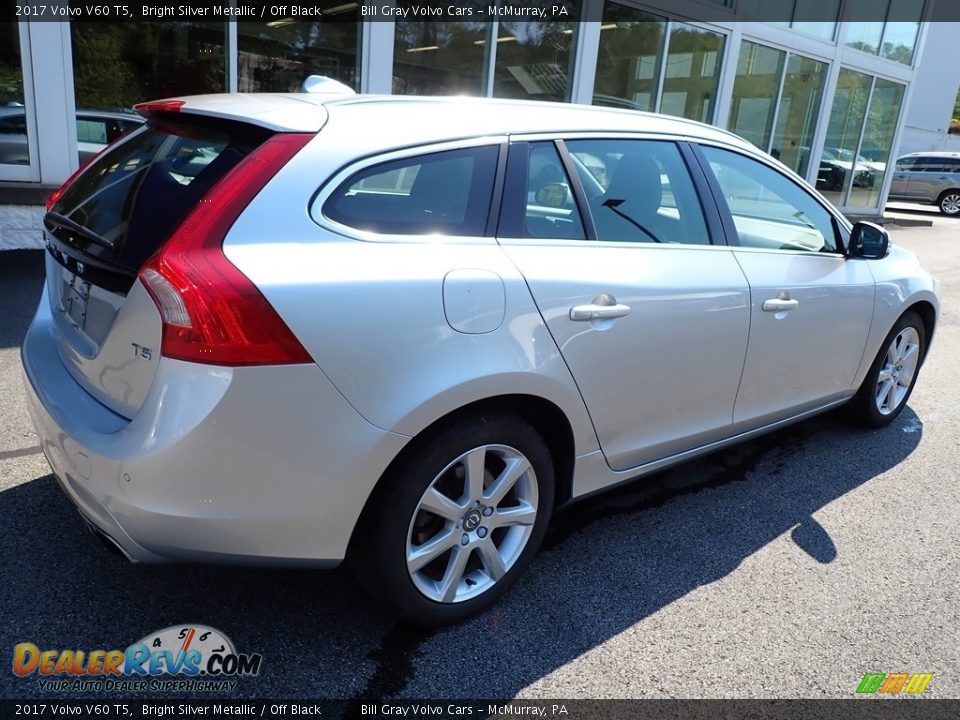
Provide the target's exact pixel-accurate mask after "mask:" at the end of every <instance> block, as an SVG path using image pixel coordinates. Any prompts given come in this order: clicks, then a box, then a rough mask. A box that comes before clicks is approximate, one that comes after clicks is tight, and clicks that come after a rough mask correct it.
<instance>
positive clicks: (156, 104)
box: [133, 100, 187, 117]
mask: <svg viewBox="0 0 960 720" xmlns="http://www.w3.org/2000/svg"><path fill="white" fill-rule="evenodd" d="M186 104H187V103H186V101H185V100H151V101H150V102H142V103H138V104H137V105H134V106H133V109H134V110H136V111H137V112H138V113H140V114H141V115H143V117H150V116H151V115H156V114H157V113H165V112H168V113H172V112H180V108H182V107H183V106H184V105H186Z"/></svg>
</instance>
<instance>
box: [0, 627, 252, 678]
mask: <svg viewBox="0 0 960 720" xmlns="http://www.w3.org/2000/svg"><path fill="white" fill-rule="evenodd" d="M262 663H263V656H261V655H260V654H259V653H253V654H247V653H238V652H237V651H236V648H235V647H234V645H233V642H232V641H231V640H230V638H228V637H227V636H226V635H224V634H223V633H222V632H220V631H219V630H216V629H215V628H211V627H206V626H204V625H196V624H184V625H174V626H172V627H168V628H165V629H163V630H160V631H158V632H154V633H150V634H149V635H147V636H146V637H145V638H143V639H142V640H140V641H139V642H135V643H134V644H133V645H130V646H129V647H127V648H126V649H125V650H102V649H96V650H89V651H84V650H59V649H57V650H41V649H40V648H39V647H38V646H37V645H34V644H33V643H29V642H25V643H19V644H18V645H16V647H14V649H13V673H14V675H17V676H19V677H23V678H26V677H33V676H36V677H37V678H38V681H39V683H40V688H41V690H43V691H47V692H50V691H69V692H78V691H96V692H103V691H110V690H115V691H125V692H129V691H158V690H159V691H164V690H166V691H178V692H183V691H214V692H225V691H230V690H233V689H234V688H235V687H236V685H237V682H238V680H237V678H240V677H251V676H255V675H258V674H259V673H260V668H261V665H262Z"/></svg>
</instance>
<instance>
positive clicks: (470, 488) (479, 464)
mask: <svg viewBox="0 0 960 720" xmlns="http://www.w3.org/2000/svg"><path fill="white" fill-rule="evenodd" d="M486 464H487V449H486V448H485V447H480V448H477V449H476V450H471V451H470V452H469V453H468V454H467V456H466V457H465V458H464V459H463V470H464V472H465V473H466V476H467V478H466V488H465V489H466V499H467V502H466V503H464V504H465V505H469V504H471V503H474V502H476V501H478V500H482V499H483V474H484V469H485V468H486Z"/></svg>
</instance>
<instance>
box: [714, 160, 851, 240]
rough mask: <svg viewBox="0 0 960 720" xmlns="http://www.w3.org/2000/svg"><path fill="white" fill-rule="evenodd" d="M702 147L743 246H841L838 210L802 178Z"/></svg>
mask: <svg viewBox="0 0 960 720" xmlns="http://www.w3.org/2000/svg"><path fill="white" fill-rule="evenodd" d="M702 150H703V154H704V155H705V156H706V158H707V161H708V162H709V164H710V168H711V170H713V174H714V176H715V177H716V179H717V183H718V184H719V185H720V190H721V191H722V192H723V195H724V197H725V198H726V201H727V206H728V207H729V208H730V214H731V215H732V216H733V223H734V225H735V227H736V229H737V235H738V237H739V244H740V245H741V246H742V247H753V248H762V249H770V250H806V251H809V252H837V230H836V224H835V222H834V220H833V216H832V215H831V214H830V212H829V211H828V210H827V209H826V208H825V207H824V206H823V205H821V204H820V203H819V202H817V200H815V199H814V197H813V196H812V195H811V194H810V193H808V192H807V191H805V190H804V189H803V188H801V187H800V186H799V185H798V184H797V183H795V182H794V181H793V180H791V179H790V178H788V177H787V176H786V175H784V174H783V173H780V172H778V171H777V170H774V169H773V168H771V167H769V166H767V165H764V164H763V163H761V162H759V161H757V160H753V159H752V158H748V157H746V156H744V155H740V154H739V153H735V152H731V151H729V150H721V149H720V148H715V147H710V146H702Z"/></svg>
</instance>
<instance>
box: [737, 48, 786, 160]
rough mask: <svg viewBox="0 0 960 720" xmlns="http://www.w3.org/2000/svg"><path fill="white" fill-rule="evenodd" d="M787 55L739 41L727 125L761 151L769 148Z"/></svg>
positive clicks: (780, 51) (779, 51)
mask: <svg viewBox="0 0 960 720" xmlns="http://www.w3.org/2000/svg"><path fill="white" fill-rule="evenodd" d="M786 56H787V54H786V53H785V52H783V51H782V50H774V49H773V48H770V47H767V46H766V45H758V44H756V43H752V42H747V41H744V42H743V43H741V44H740V57H739V59H738V60H737V78H736V81H735V82H734V85H733V97H732V99H731V103H730V122H729V123H727V127H728V128H729V129H730V130H732V131H733V132H735V133H737V135H740V136H741V137H743V138H744V139H746V140H749V141H750V142H752V143H753V144H754V145H756V146H757V147H758V148H760V149H762V150H769V147H770V135H771V134H772V132H773V119H774V115H775V111H776V107H777V95H778V94H779V89H780V80H781V77H782V75H783V63H784V60H785V59H786Z"/></svg>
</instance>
